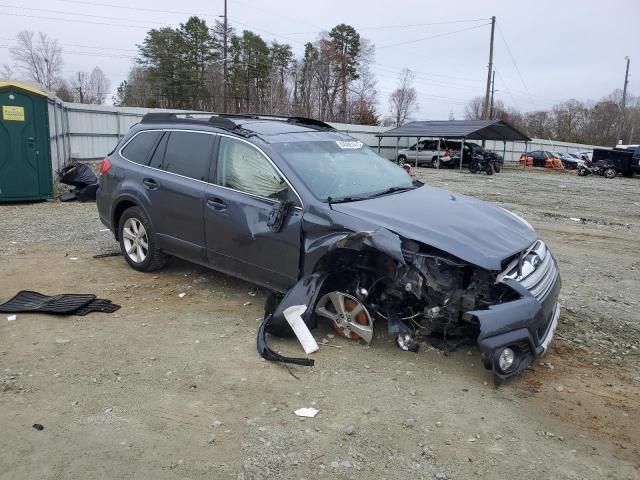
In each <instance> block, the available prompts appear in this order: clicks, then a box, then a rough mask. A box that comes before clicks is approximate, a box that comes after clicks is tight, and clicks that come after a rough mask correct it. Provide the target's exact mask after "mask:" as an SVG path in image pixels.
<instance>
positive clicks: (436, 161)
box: [396, 140, 503, 172]
mask: <svg viewBox="0 0 640 480" xmlns="http://www.w3.org/2000/svg"><path fill="white" fill-rule="evenodd" d="M461 145H462V142H459V141H455V140H440V142H438V140H422V141H420V142H418V143H417V144H413V145H411V146H410V147H409V148H405V149H403V150H400V151H398V156H397V157H396V160H397V162H398V163H399V164H400V165H402V164H404V163H410V164H411V165H415V164H416V161H417V164H418V166H420V167H422V166H430V167H433V168H456V167H458V166H459V165H460V148H461ZM487 161H491V163H492V164H493V167H494V169H495V171H496V172H499V171H500V168H501V167H502V164H503V158H502V155H500V154H498V153H496V152H493V151H491V150H485V149H484V148H482V147H481V146H480V145H478V144H476V143H466V142H465V144H464V155H463V157H462V165H463V166H465V167H468V166H469V165H472V164H475V163H483V164H484V163H486V162H487Z"/></svg>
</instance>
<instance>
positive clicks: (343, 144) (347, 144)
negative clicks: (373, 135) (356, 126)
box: [336, 140, 364, 148]
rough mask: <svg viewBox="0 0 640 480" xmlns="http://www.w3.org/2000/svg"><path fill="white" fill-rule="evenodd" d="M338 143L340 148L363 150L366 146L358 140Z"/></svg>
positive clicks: (337, 141)
mask: <svg viewBox="0 0 640 480" xmlns="http://www.w3.org/2000/svg"><path fill="white" fill-rule="evenodd" d="M336 143H337V144H338V146H339V147H340V148H362V146H363V145H364V144H363V143H362V142H360V141H358V140H336Z"/></svg>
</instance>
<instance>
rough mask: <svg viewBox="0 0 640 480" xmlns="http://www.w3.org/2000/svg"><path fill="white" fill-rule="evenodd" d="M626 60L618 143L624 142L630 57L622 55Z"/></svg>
mask: <svg viewBox="0 0 640 480" xmlns="http://www.w3.org/2000/svg"><path fill="white" fill-rule="evenodd" d="M624 58H625V60H626V61H627V71H626V72H625V74H624V87H623V88H622V105H621V108H620V132H619V135H618V143H624V139H623V138H622V136H623V135H624V120H625V118H624V117H625V113H626V112H625V107H626V103H627V85H628V83H629V63H630V61H631V59H630V58H629V57H624Z"/></svg>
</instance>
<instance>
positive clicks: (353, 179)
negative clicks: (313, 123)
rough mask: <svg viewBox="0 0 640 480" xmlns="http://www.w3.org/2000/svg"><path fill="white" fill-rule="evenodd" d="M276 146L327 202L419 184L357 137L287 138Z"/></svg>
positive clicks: (308, 186) (319, 197) (321, 198)
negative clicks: (414, 182) (318, 139)
mask: <svg viewBox="0 0 640 480" xmlns="http://www.w3.org/2000/svg"><path fill="white" fill-rule="evenodd" d="M273 148H274V149H275V150H276V151H277V152H278V153H279V154H280V155H282V156H283V157H284V158H285V160H286V161H287V162H288V163H289V165H290V166H291V168H292V169H293V170H295V172H296V174H297V175H298V176H299V177H300V179H301V180H302V181H303V182H304V184H305V185H306V186H307V188H308V189H309V190H311V191H312V192H313V194H314V195H315V196H316V197H317V198H318V199H320V200H321V201H323V202H327V201H328V202H335V201H349V200H360V199H363V198H367V197H371V196H374V195H376V194H381V193H383V192H386V191H388V190H389V191H394V190H398V189H411V188H415V187H414V185H413V182H412V180H411V177H410V176H409V174H407V172H405V171H404V169H402V168H401V167H399V166H398V165H396V164H394V163H392V162H390V161H389V160H386V159H384V158H382V157H381V156H380V155H378V154H377V153H375V152H374V151H373V150H371V149H370V148H369V147H367V146H365V145H364V144H363V143H361V142H359V141H357V140H349V141H319V142H283V143H275V144H273ZM389 193H391V192H389Z"/></svg>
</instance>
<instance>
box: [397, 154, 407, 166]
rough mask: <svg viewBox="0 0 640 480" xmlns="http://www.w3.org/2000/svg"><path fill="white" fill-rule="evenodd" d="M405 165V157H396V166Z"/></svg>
mask: <svg viewBox="0 0 640 480" xmlns="http://www.w3.org/2000/svg"><path fill="white" fill-rule="evenodd" d="M405 163H407V157H405V156H404V155H400V156H399V157H398V165H400V166H402V165H404V164H405Z"/></svg>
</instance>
